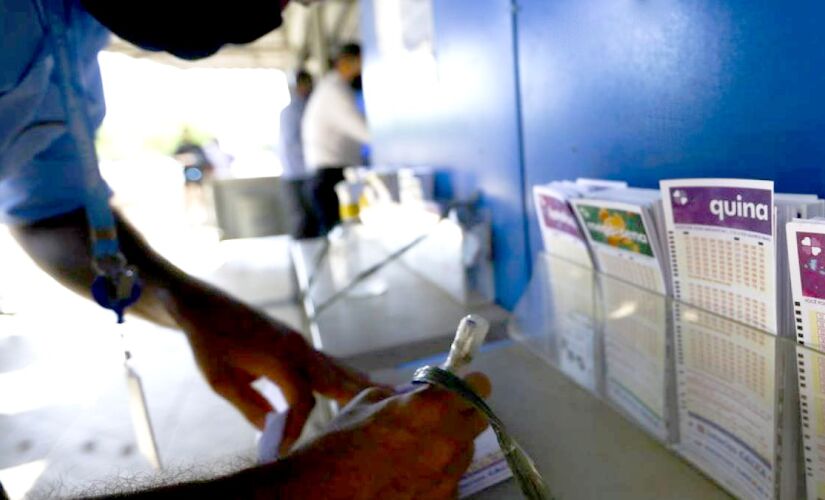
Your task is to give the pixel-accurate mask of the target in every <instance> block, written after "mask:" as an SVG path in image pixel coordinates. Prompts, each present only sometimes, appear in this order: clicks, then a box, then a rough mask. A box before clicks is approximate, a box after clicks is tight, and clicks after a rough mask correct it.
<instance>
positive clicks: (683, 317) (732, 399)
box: [673, 302, 790, 499]
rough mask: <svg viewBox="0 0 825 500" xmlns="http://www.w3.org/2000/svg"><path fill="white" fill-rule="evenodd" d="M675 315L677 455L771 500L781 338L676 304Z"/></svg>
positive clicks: (747, 493)
mask: <svg viewBox="0 0 825 500" xmlns="http://www.w3.org/2000/svg"><path fill="white" fill-rule="evenodd" d="M673 312H674V317H673V329H674V342H675V346H676V388H677V394H678V397H677V404H678V415H679V417H678V422H679V448H678V449H679V451H680V453H682V454H684V455H685V457H687V458H688V459H689V460H690V461H691V462H693V463H695V464H696V465H697V466H698V467H699V468H700V469H701V470H702V471H704V472H705V473H706V474H707V475H708V476H710V477H712V478H713V479H714V480H716V481H718V482H719V483H721V484H723V485H724V486H725V487H726V488H727V489H729V490H730V491H731V492H733V493H734V494H735V495H736V496H737V497H739V498H764V499H771V498H774V497H775V484H776V479H777V470H778V467H777V455H778V454H777V442H776V439H777V428H778V425H779V420H778V418H779V415H778V414H777V398H778V393H777V387H776V385H775V381H776V378H777V377H776V376H775V373H776V366H777V364H776V342H775V341H774V339H773V338H771V337H770V336H768V335H766V334H765V333H763V332H760V331H758V330H755V329H753V328H751V327H748V326H746V325H743V324H741V323H739V322H736V321H732V320H729V319H726V318H723V317H721V316H717V315H715V314H713V313H710V312H707V311H705V310H701V309H696V308H692V307H690V306H686V305H684V304H681V303H678V302H674V307H673ZM786 413H788V414H790V412H786ZM786 437H787V436H786Z"/></svg>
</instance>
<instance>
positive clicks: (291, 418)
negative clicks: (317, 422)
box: [279, 392, 315, 456]
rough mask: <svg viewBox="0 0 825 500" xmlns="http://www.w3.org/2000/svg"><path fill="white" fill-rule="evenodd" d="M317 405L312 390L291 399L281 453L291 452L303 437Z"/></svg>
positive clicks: (280, 448)
mask: <svg viewBox="0 0 825 500" xmlns="http://www.w3.org/2000/svg"><path fill="white" fill-rule="evenodd" d="M314 407H315V397H314V396H313V395H312V392H305V393H304V394H303V395H302V396H301V397H300V398H299V399H294V400H290V401H289V413H287V416H286V423H285V424H284V435H283V439H282V440H281V446H280V447H279V453H280V455H281V456H284V455H286V454H288V453H289V450H291V449H292V446H293V445H294V444H295V442H296V441H298V438H300V437H301V432H302V431H303V430H304V424H306V422H307V419H308V418H309V414H310V413H311V412H312V409H313V408H314Z"/></svg>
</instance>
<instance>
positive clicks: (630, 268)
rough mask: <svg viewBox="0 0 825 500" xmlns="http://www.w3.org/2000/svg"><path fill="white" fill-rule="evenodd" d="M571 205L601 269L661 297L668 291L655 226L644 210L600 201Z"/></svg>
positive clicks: (585, 200) (627, 204) (630, 205)
mask: <svg viewBox="0 0 825 500" xmlns="http://www.w3.org/2000/svg"><path fill="white" fill-rule="evenodd" d="M571 203H572V204H573V207H574V209H575V212H576V216H577V217H578V219H579V222H580V224H581V227H582V228H584V233H585V236H586V238H587V241H588V243H589V244H590V248H591V250H592V251H593V256H594V260H595V262H596V264H597V266H598V268H599V270H601V271H602V272H604V273H607V274H609V275H612V276H615V277H618V278H620V279H622V280H625V281H628V282H630V283H633V284H634V285H636V286H640V287H642V288H647V289H648V290H652V291H654V292H657V293H660V294H664V293H665V292H666V286H665V279H664V274H663V272H662V266H661V260H660V256H659V255H658V253H659V250H658V245H657V242H656V239H655V238H656V237H655V230H654V229H653V228H654V225H653V223H652V221H650V220H649V217H648V216H647V215H646V213H645V212H644V210H643V208H642V207H640V206H638V205H633V204H631V203H623V202H615V201H606V200H598V199H579V200H572V202H571Z"/></svg>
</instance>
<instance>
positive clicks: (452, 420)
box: [403, 373, 490, 440]
mask: <svg viewBox="0 0 825 500" xmlns="http://www.w3.org/2000/svg"><path fill="white" fill-rule="evenodd" d="M465 381H466V382H467V383H468V384H469V385H470V387H471V388H472V389H473V390H475V391H477V392H478V393H479V395H482V396H486V395H489V394H490V381H489V379H488V378H487V377H486V376H485V375H483V374H481V373H473V374H470V375H468V376H467V377H466V378H465ZM408 397H409V398H410V399H409V400H408V402H407V405H405V406H409V408H404V409H403V412H404V413H405V414H407V415H408V416H409V418H411V419H412V422H410V426H411V427H413V428H414V429H419V430H427V429H437V430H440V431H441V432H443V433H444V434H445V435H448V436H453V437H454V438H455V439H464V440H466V439H472V438H475V437H476V436H477V435H478V434H480V433H481V432H482V431H483V430H484V429H485V428H486V427H487V420H486V418H485V417H484V416H483V415H481V413H480V412H479V411H478V410H476V409H475V408H474V407H473V406H472V405H471V404H470V403H469V402H468V401H465V400H464V399H463V398H461V397H460V396H458V395H457V394H454V393H452V392H450V391H448V390H446V389H442V388H438V387H428V388H427V389H425V390H423V391H420V392H416V393H414V394H410V395H409V396H408Z"/></svg>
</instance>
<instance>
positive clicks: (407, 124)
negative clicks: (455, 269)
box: [361, 0, 530, 307]
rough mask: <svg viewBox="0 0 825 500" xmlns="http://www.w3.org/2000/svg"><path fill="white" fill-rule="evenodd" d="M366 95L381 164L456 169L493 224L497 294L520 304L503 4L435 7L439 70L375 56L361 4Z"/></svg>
mask: <svg viewBox="0 0 825 500" xmlns="http://www.w3.org/2000/svg"><path fill="white" fill-rule="evenodd" d="M361 5H362V24H361V26H362V36H363V45H364V96H365V100H366V108H367V117H368V120H369V125H370V130H371V131H372V134H373V140H372V155H373V157H372V159H373V163H374V164H377V165H381V164H386V165H429V166H436V167H448V168H450V169H453V171H454V174H455V175H454V176H453V179H452V181H453V189H454V192H455V194H456V195H457V196H459V197H462V196H466V195H468V194H469V193H470V192H471V191H473V190H475V189H480V190H481V192H482V193H483V199H482V204H483V206H485V207H486V208H489V209H490V211H491V214H492V217H493V231H494V249H493V250H494V253H495V256H496V294H497V297H498V299H499V301H500V302H501V303H502V304H503V305H505V306H508V307H510V306H512V305H513V304H514V303H515V301H516V300H517V299H518V297H519V295H520V294H521V291H522V289H523V286H524V284H525V282H526V280H527V277H528V274H529V271H528V269H529V264H530V259H529V256H528V251H527V236H526V219H525V212H524V200H523V193H522V190H523V188H524V179H523V177H522V172H521V156H520V153H519V151H520V143H519V133H518V125H519V124H518V119H517V112H516V109H517V106H516V104H517V85H516V79H515V75H514V72H513V68H514V67H515V61H514V56H513V31H512V16H511V8H510V2H509V0H477V1H475V2H473V3H472V8H467V7H468V4H466V3H464V2H456V1H445V2H441V1H434V2H433V5H434V9H435V12H434V18H435V38H436V53H437V58H436V61H437V63H436V65H437V66H436V67H433V66H427V64H426V63H422V62H420V61H419V62H415V61H399V60H398V58H392V57H388V56H387V54H386V53H384V52H383V51H380V50H379V49H378V47H377V40H376V31H375V21H374V15H375V13H374V11H373V7H374V6H373V0H364V1H363V2H362V3H361Z"/></svg>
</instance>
